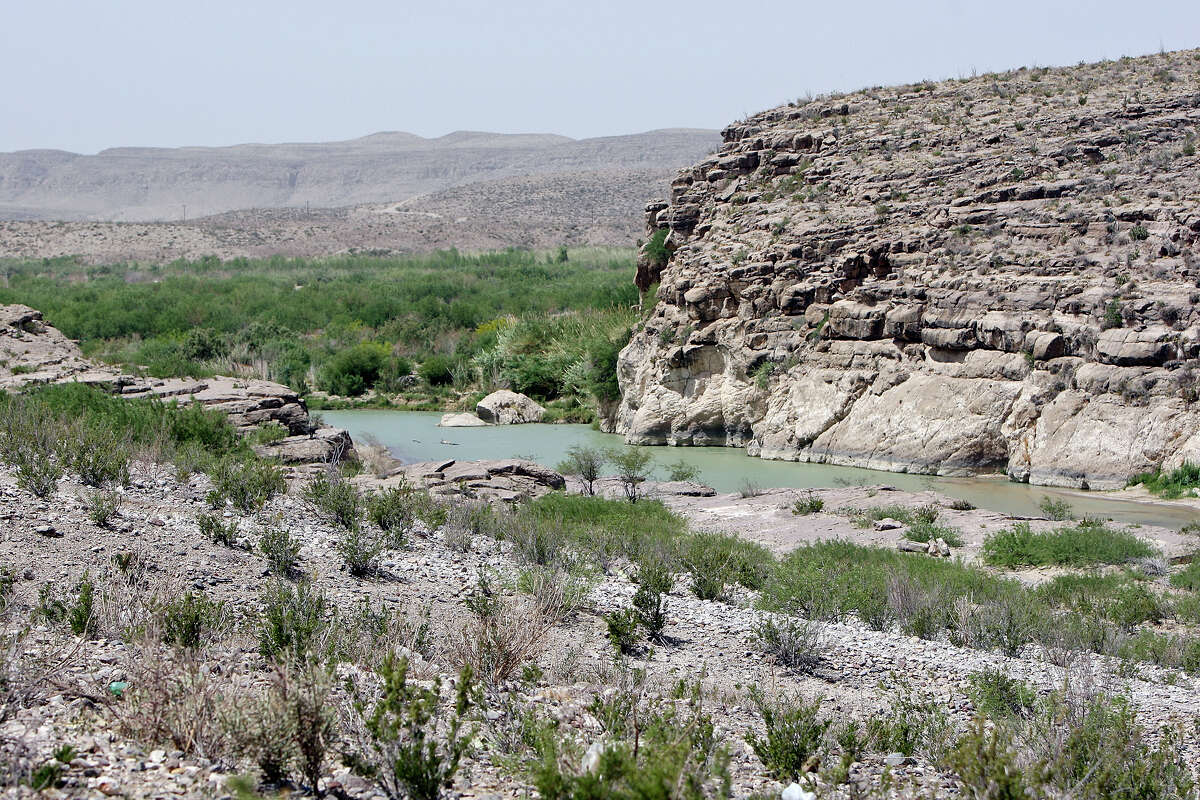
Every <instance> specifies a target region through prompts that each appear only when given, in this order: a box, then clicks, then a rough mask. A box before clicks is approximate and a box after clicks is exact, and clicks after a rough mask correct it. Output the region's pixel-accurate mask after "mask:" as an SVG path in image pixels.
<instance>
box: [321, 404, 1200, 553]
mask: <svg viewBox="0 0 1200 800" xmlns="http://www.w3.org/2000/svg"><path fill="white" fill-rule="evenodd" d="M320 413H321V416H322V417H324V419H325V421H326V422H327V423H329V424H330V425H334V426H336V427H339V428H345V429H347V430H348V431H350V435H351V436H352V437H353V438H354V439H355V441H367V440H372V439H373V440H377V441H379V442H380V443H381V444H383V445H384V446H386V447H387V448H388V450H390V451H391V453H392V455H393V456H394V457H395V458H397V459H399V460H400V461H403V462H405V463H412V462H416V461H436V460H440V459H448V458H455V459H460V460H464V461H469V460H475V459H495V458H511V457H521V458H528V459H531V460H533V461H537V462H539V463H541V464H545V465H547V466H551V467H552V466H554V465H556V464H558V463H559V462H560V461H562V460H563V458H564V457H565V456H566V453H567V448H569V447H571V446H572V445H586V446H589V447H600V448H611V447H620V446H622V445H623V442H622V439H621V437H620V436H617V435H615V434H608V433H600V432H599V431H596V430H594V429H592V427H591V426H589V425H499V426H492V427H486V428H439V427H437V423H438V420H439V419H441V416H442V415H441V414H440V413H434V412H421V411H373V410H355V411H322V412H320ZM647 449H649V450H650V451H651V453H652V454H653V456H654V462H655V463H656V464H657V465H659V469H658V471H657V475H656V477H659V478H661V479H663V480H665V479H666V477H665V475H666V471H665V469H662V466H663V465H666V464H672V463H675V462H678V461H684V462H686V463H688V464H691V465H693V466H695V467H697V468H698V469H699V470H700V477H699V480H700V481H701V482H703V483H705V484H707V485H709V486H711V487H713V488H714V489H716V490H717V491H718V492H736V491H739V490H740V489H742V488H743V487H744V486H745V485H746V484H747V483H750V484H753V485H755V486H758V487H761V488H768V487H789V488H800V489H806V488H811V489H818V488H825V487H834V486H872V485H879V484H888V485H891V486H895V487H897V488H899V489H906V490H910V491H922V490H925V489H933V490H935V491H937V492H941V493H942V494H945V495H949V496H950V497H958V498H961V499H963V500H966V501H968V502H970V503H972V504H974V505H976V506H978V507H979V508H986V509H989V510H991V511H997V512H1000V513H1003V514H1010V515H1013V516H1038V515H1040V513H1041V512H1040V511H1039V510H1038V503H1040V502H1041V501H1042V499H1043V498H1045V497H1047V496H1050V497H1052V498H1055V499H1058V498H1065V499H1066V500H1067V501H1068V502H1070V503H1071V505H1072V506H1073V507H1074V513H1075V515H1076V516H1085V515H1087V516H1098V517H1102V518H1110V519H1113V520H1115V521H1117V522H1123V523H1130V524H1141V525H1160V526H1163V527H1167V528H1172V529H1176V530H1178V529H1179V528H1180V527H1182V526H1183V525H1185V524H1187V523H1189V522H1197V521H1200V512H1197V511H1194V510H1192V509H1188V508H1185V507H1182V506H1179V505H1171V504H1167V503H1145V502H1135V501H1131V500H1122V499H1115V498H1113V497H1112V496H1111V495H1110V494H1108V493H1105V492H1078V491H1068V490H1059V489H1053V488H1050V487H1042V486H1029V485H1027V484H1023V483H1015V482H1013V481H1010V480H1008V479H1007V478H1004V477H1003V476H996V477H979V478H940V477H936V476H932V475H913V474H908V473H901V472H880V471H877V470H870V469H861V468H858V467H837V466H830V465H828V464H801V463H794V462H790V461H767V460H764V459H761V458H751V457H750V456H747V455H746V454H745V451H743V450H742V449H740V448H736V447H651V448H647Z"/></svg>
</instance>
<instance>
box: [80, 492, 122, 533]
mask: <svg viewBox="0 0 1200 800" xmlns="http://www.w3.org/2000/svg"><path fill="white" fill-rule="evenodd" d="M85 504H86V505H87V512H88V518H89V519H91V521H92V522H94V523H96V524H97V525H99V526H100V527H101V528H106V527H108V523H109V522H110V521H111V520H112V518H113V517H114V516H115V515H116V513H117V509H118V508H120V507H121V495H119V494H117V493H116V492H105V491H100V490H97V491H94V492H92V493H91V494H89V495H88V496H87V499H86V500H85Z"/></svg>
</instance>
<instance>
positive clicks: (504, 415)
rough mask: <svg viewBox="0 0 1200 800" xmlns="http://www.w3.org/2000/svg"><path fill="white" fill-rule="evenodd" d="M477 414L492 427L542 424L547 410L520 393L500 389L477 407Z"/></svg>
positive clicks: (481, 401)
mask: <svg viewBox="0 0 1200 800" xmlns="http://www.w3.org/2000/svg"><path fill="white" fill-rule="evenodd" d="M475 413H476V415H478V417H479V418H480V419H481V420H483V421H484V422H485V423H488V424H491V425H522V424H525V423H529V422H541V421H542V416H543V415H544V414H545V413H546V409H544V408H542V407H541V406H540V405H538V403H537V402H536V401H534V400H533V399H531V398H529V397H526V396H525V395H523V394H521V393H519V392H510V391H509V390H508V389H500V390H499V391H496V392H492V393H491V394H489V395H488V396H487V397H485V398H483V399H482V400H480V401H479V402H478V403H477V404H476V405H475Z"/></svg>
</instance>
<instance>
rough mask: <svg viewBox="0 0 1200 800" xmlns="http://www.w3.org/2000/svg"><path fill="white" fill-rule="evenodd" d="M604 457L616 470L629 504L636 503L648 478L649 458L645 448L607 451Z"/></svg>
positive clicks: (649, 469)
mask: <svg viewBox="0 0 1200 800" xmlns="http://www.w3.org/2000/svg"><path fill="white" fill-rule="evenodd" d="M605 456H606V458H607V460H608V462H609V463H610V464H612V465H613V466H614V467H615V468H616V470H617V479H618V480H619V481H620V482H621V488H622V489H624V491H625V497H626V499H628V500H629V502H630V503H636V502H637V500H638V498H639V497H641V494H642V484H643V483H645V482H646V481H647V480H648V479H649V478H650V473H651V467H650V463H651V457H650V453H649V452H648V451H647V450H646V449H645V448H640V447H625V448H622V449H620V450H616V449H613V450H609V451H607V452H606V453H605Z"/></svg>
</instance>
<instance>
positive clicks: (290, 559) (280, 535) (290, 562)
mask: <svg viewBox="0 0 1200 800" xmlns="http://www.w3.org/2000/svg"><path fill="white" fill-rule="evenodd" d="M300 547H301V545H300V542H299V541H298V540H296V539H295V538H294V537H293V536H292V534H291V532H290V531H288V530H287V529H286V528H284V527H283V526H282V525H277V524H272V525H267V526H266V527H265V528H263V531H262V535H261V536H260V537H259V540H258V549H259V550H260V551H261V552H262V554H263V556H264V557H265V558H266V559H267V565H268V566H269V567H270V569H271V572H273V573H275V574H276V575H279V576H281V577H287V576H288V575H291V574H292V573H293V572H294V571H295V569H296V562H297V560H298V559H299V557H300Z"/></svg>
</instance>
